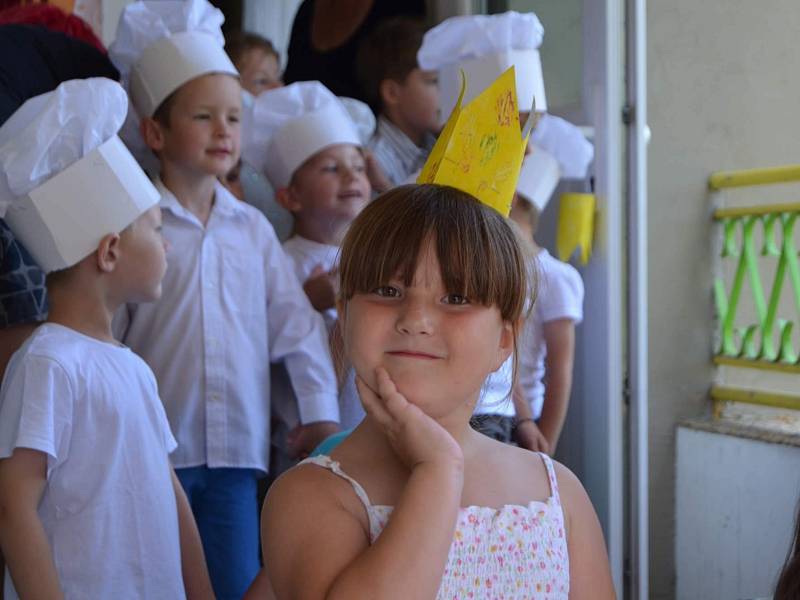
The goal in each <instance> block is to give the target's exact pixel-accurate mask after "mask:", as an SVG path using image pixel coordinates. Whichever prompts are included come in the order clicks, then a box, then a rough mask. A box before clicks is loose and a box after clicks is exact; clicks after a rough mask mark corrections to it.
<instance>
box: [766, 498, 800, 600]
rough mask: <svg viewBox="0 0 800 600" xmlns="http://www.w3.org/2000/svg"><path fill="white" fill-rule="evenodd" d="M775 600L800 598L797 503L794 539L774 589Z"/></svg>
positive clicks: (799, 530)
mask: <svg viewBox="0 0 800 600" xmlns="http://www.w3.org/2000/svg"><path fill="white" fill-rule="evenodd" d="M773 598H774V599H775V600H792V599H796V598H800V503H798V513H797V519H796V521H795V524H794V537H792V542H791V546H790V547H789V554H788V556H787V558H786V562H785V563H784V565H783V568H782V569H781V573H780V575H779V576H778V585H777V587H776V588H775V595H774V596H773Z"/></svg>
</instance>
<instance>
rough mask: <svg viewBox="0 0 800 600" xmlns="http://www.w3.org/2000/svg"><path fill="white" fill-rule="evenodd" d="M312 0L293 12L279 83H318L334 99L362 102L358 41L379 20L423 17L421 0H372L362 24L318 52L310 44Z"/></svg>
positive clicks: (312, 12)
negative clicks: (335, 42) (285, 58)
mask: <svg viewBox="0 0 800 600" xmlns="http://www.w3.org/2000/svg"><path fill="white" fill-rule="evenodd" d="M313 15H314V0H305V1H304V2H303V3H302V4H301V5H300V8H299V9H298V10H297V15H296V16H295V18H294V23H293V24H292V35H291V38H290V39H289V50H288V63H287V65H286V71H285V72H284V74H283V80H284V81H285V82H286V83H287V84H289V83H294V82H295V81H315V80H316V81H319V82H321V83H322V84H323V85H325V86H326V87H327V88H328V89H329V90H331V91H332V92H333V93H334V94H336V95H337V96H348V97H350V98H357V99H358V100H362V101H364V102H366V99H365V97H364V94H362V93H361V89H360V88H359V85H358V81H357V80H356V67H355V64H356V53H357V52H358V46H359V44H360V43H361V40H362V39H363V38H364V36H366V35H367V34H368V33H369V32H370V31H371V30H372V29H373V28H374V27H375V25H377V24H378V22H379V21H382V20H383V19H388V18H391V17H398V16H407V17H418V18H424V17H425V0H408V1H399V0H375V1H374V2H373V5H372V9H371V10H370V11H369V13H368V14H367V16H366V17H365V18H364V22H363V23H361V25H360V26H359V27H358V29H356V31H355V32H354V33H353V35H351V36H350V38H348V39H347V40H345V42H344V43H343V44H342V45H341V46H339V47H338V48H332V49H331V50H328V51H325V52H322V51H319V50H317V49H315V48H314V47H313V46H312V44H311V20H312V17H313Z"/></svg>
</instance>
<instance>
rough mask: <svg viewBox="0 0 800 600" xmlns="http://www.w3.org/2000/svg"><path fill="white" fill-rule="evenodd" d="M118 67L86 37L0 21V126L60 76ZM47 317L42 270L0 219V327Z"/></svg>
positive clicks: (104, 73)
mask: <svg viewBox="0 0 800 600" xmlns="http://www.w3.org/2000/svg"><path fill="white" fill-rule="evenodd" d="M88 77H108V78H109V79H114V80H119V72H118V71H117V70H116V69H115V68H114V66H113V65H112V64H111V61H110V60H109V59H108V57H107V56H106V55H105V54H104V53H103V52H102V51H101V50H98V49H97V48H95V47H94V46H92V45H91V44H88V43H86V42H83V41H80V40H77V39H74V38H72V37H69V36H68V35H66V34H64V33H59V32H55V31H50V30H48V29H45V28H44V27H40V26H37V25H0V125H2V124H3V123H4V122H5V121H6V120H7V119H8V118H9V117H10V116H11V115H12V114H14V112H15V111H16V110H17V109H18V108H19V107H20V106H22V104H23V103H24V102H25V101H26V100H28V99H29V98H32V97H34V96H38V95H40V94H44V93H47V92H50V91H52V90H54V89H55V88H57V87H58V85H59V84H60V83H62V82H63V81H68V80H70V79H86V78H88ZM46 317H47V291H46V288H45V275H44V272H43V271H42V270H41V269H40V268H39V267H38V266H37V265H36V263H35V262H34V260H33V258H31V256H30V254H28V252H27V251H26V250H25V248H23V246H22V245H21V244H20V243H19V242H18V241H17V240H16V239H15V238H14V234H13V233H12V232H11V230H10V229H9V228H8V226H7V225H6V223H5V222H4V221H2V220H0V329H4V328H6V327H9V326H10V325H17V324H21V323H31V322H35V321H42V320H44V319H45V318H46Z"/></svg>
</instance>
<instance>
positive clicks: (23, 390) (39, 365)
mask: <svg viewBox="0 0 800 600" xmlns="http://www.w3.org/2000/svg"><path fill="white" fill-rule="evenodd" d="M74 399H75V395H74V390H73V387H72V383H71V382H70V380H69V377H68V376H67V374H66V372H65V371H64V369H63V368H62V367H61V365H59V364H58V363H57V362H56V361H54V360H52V359H50V358H45V357H41V356H36V355H30V354H27V355H21V356H20V355H18V356H17V357H15V360H12V362H11V364H9V368H8V373H7V375H6V377H5V379H4V380H3V387H2V391H1V392H0V458H8V457H9V456H11V455H12V454H13V453H14V449H15V448H30V449H32V450H38V451H40V452H43V453H45V454H47V475H48V477H49V475H50V472H51V471H52V470H53V469H54V468H55V467H56V466H58V465H59V464H61V463H62V462H64V461H65V460H66V458H67V450H68V448H69V445H70V436H71V433H72V410H73V403H74Z"/></svg>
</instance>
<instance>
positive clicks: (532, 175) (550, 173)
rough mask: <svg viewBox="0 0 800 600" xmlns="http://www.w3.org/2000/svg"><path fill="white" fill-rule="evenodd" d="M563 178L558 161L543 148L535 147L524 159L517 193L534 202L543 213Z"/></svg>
mask: <svg viewBox="0 0 800 600" xmlns="http://www.w3.org/2000/svg"><path fill="white" fill-rule="evenodd" d="M560 179H561V168H560V167H559V166H558V161H557V160H556V159H555V158H553V157H552V156H551V155H550V154H548V153H547V152H545V151H544V150H542V149H541V148H537V147H536V146H534V147H533V152H531V153H530V154H529V155H528V156H526V157H525V158H524V159H523V161H522V168H521V169H520V171H519V179H518V180H517V194H519V196H521V197H522V198H523V199H525V200H527V201H528V202H530V203H531V204H533V205H534V206H535V207H536V208H537V209H538V210H539V212H540V213H541V212H542V211H543V210H544V209H545V207H546V206H547V203H548V202H549V201H550V197H551V196H552V195H553V192H554V191H555V189H556V186H557V185H558V181H559V180H560Z"/></svg>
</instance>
